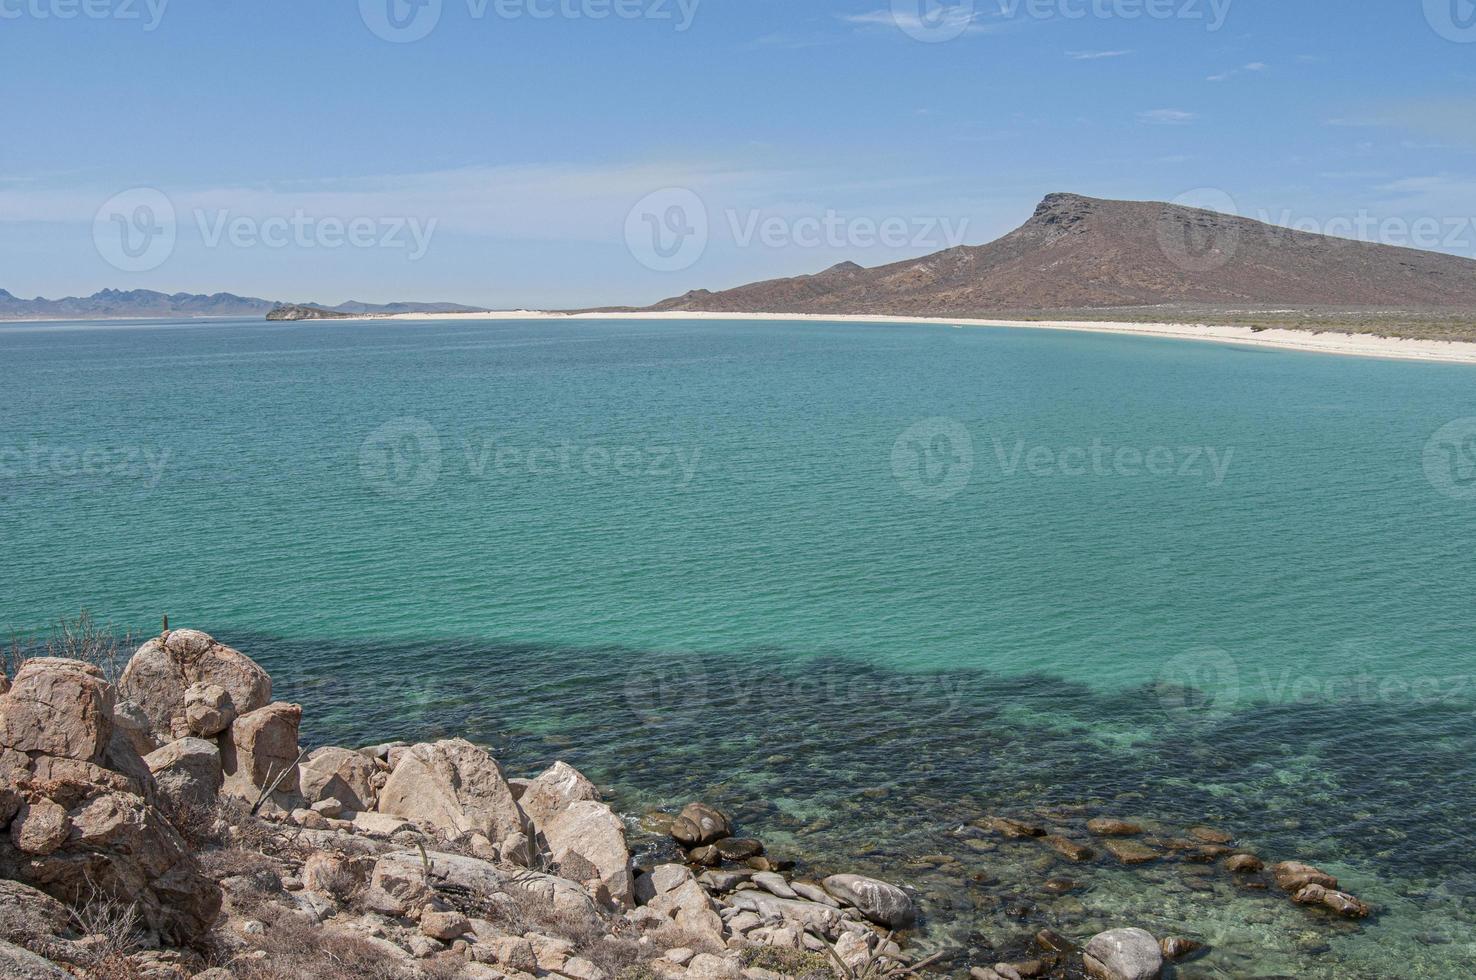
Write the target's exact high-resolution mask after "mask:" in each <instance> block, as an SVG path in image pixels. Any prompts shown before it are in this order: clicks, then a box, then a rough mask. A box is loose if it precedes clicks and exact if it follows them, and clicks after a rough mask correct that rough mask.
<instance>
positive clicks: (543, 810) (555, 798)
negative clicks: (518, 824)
mask: <svg viewBox="0 0 1476 980" xmlns="http://www.w3.org/2000/svg"><path fill="white" fill-rule="evenodd" d="M599 798H600V793H599V790H597V789H595V785H594V783H592V782H590V781H589V780H588V779H586V778H585V777H584V774H583V773H581V772H580V771H579V770H578V769H575V768H574V767H573V766H571V765H569V764H568V763H566V762H556V763H554V764H553V765H552V766H550V767H549V768H548V769H546V770H544V771H543V772H542V773H540V774H539V776H538V778H537V779H531V780H528V782H527V783H526V785H524V786H523V792H522V795H521V796H519V797H518V805H519V806H521V807H522V808H523V812H524V813H525V814H527V815H528V819H529V820H531V821H533V826H534V827H536V828H538V829H539V830H542V829H543V828H544V827H545V826H547V824H548V822H549V821H550V820H552V819H553V817H554V816H555V814H557V813H559V812H560V811H562V810H564V809H565V808H567V807H568V806H569V805H570V804H571V803H578V802H580V801H581V800H599Z"/></svg>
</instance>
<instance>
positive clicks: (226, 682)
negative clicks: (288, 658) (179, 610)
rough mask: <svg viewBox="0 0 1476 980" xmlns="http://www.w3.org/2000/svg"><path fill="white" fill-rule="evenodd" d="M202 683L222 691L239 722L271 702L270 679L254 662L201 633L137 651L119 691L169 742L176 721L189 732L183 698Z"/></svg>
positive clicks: (169, 637) (169, 636)
mask: <svg viewBox="0 0 1476 980" xmlns="http://www.w3.org/2000/svg"><path fill="white" fill-rule="evenodd" d="M199 683H205V684H213V685H216V686H217V687H220V688H223V689H224V690H225V691H226V693H227V694H229V695H230V700H231V704H232V706H233V707H234V709H235V711H236V713H237V715H238V716H239V715H244V714H247V713H249V712H252V711H255V710H257V709H258V708H263V707H265V706H266V705H267V704H268V703H269V702H270V701H271V700H272V679H271V677H269V676H268V675H267V672H266V671H265V670H263V669H262V668H261V666H260V665H259V664H257V663H256V661H254V660H252V659H251V658H250V657H248V656H246V655H245V654H243V653H241V652H240V651H238V650H233V649H231V648H230V647H228V646H226V645H224V644H222V643H217V642H216V641H215V639H214V638H212V637H210V636H209V635H207V634H205V633H201V632H199V631H198V630H174V631H173V632H169V633H165V634H163V635H162V636H158V637H155V638H154V639H152V640H149V641H148V642H147V643H145V644H144V645H143V646H141V647H139V648H138V650H137V651H136V652H135V653H134V655H133V658H132V659H131V660H129V661H128V666H127V667H126V668H124V670H123V676H122V678H121V679H120V680H119V682H118V687H119V690H120V692H121V694H122V696H123V697H125V698H128V699H129V700H130V701H133V702H135V703H137V704H138V706H139V707H140V708H142V709H143V712H144V714H145V715H147V716H148V719H149V723H150V725H151V726H152V727H153V730H154V733H155V734H156V735H158V736H160V737H167V736H169V735H171V734H172V733H173V731H174V729H175V720H176V719H179V720H180V721H181V723H182V724H183V725H184V727H185V728H186V729H188V723H187V722H185V721H184V719H185V692H186V691H188V690H189V689H190V688H191V687H192V686H194V685H195V684H199Z"/></svg>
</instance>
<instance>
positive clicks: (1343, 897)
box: [1292, 885, 1373, 919]
mask: <svg viewBox="0 0 1476 980" xmlns="http://www.w3.org/2000/svg"><path fill="white" fill-rule="evenodd" d="M1292 901H1293V902H1296V903H1297V904H1298V905H1321V906H1322V907H1323V908H1326V909H1328V910H1329V911H1332V912H1335V913H1336V914H1338V915H1341V916H1342V917H1343V918H1345V919H1365V918H1367V917H1368V916H1369V913H1370V912H1372V911H1373V910H1372V909H1370V908H1369V907H1368V905H1366V904H1365V903H1364V902H1361V901H1359V900H1358V899H1356V898H1354V897H1353V896H1352V895H1349V894H1348V893H1347V892H1340V891H1338V890H1336V889H1333V888H1324V887H1323V886H1322V885H1305V886H1303V887H1302V889H1301V890H1300V891H1298V892H1297V893H1296V894H1295V895H1293V896H1292Z"/></svg>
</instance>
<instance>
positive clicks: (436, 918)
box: [420, 909, 471, 942]
mask: <svg viewBox="0 0 1476 980" xmlns="http://www.w3.org/2000/svg"><path fill="white" fill-rule="evenodd" d="M420 931H421V932H423V933H425V934H426V935H427V936H429V937H431V938H432V939H439V940H441V941H442V942H450V941H451V940H453V939H460V938H461V937H462V936H464V935H466V934H467V933H468V932H470V931H471V921H470V920H469V919H467V917H466V916H464V915H462V914H461V913H460V912H438V911H435V910H434V909H426V910H425V911H424V912H422V913H421V914H420Z"/></svg>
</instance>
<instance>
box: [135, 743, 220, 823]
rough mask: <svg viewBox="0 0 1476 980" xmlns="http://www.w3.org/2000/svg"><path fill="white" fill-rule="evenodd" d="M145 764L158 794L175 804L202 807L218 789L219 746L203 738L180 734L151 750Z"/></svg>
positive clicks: (211, 799) (185, 807)
mask: <svg viewBox="0 0 1476 980" xmlns="http://www.w3.org/2000/svg"><path fill="white" fill-rule="evenodd" d="M143 761H144V765H146V766H148V768H149V772H150V773H152V774H153V777H154V782H155V784H156V785H157V786H158V788H159V792H160V794H161V795H162V796H163V797H164V798H165V799H167V800H168V801H169V802H170V803H171V804H172V805H173V806H174V807H176V808H182V809H204V808H207V807H210V806H212V805H213V804H214V803H215V801H216V797H217V795H218V794H219V793H220V787H221V781H222V779H223V775H222V772H221V765H220V749H218V748H216V745H215V743H214V742H207V741H205V740H204V739H203V738H182V739H179V740H178V741H175V742H170V743H169V744H168V745H166V746H164V747H163V748H161V749H156V750H154V751H153V752H150V753H149V754H148V756H146V757H145V758H144V760H143Z"/></svg>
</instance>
